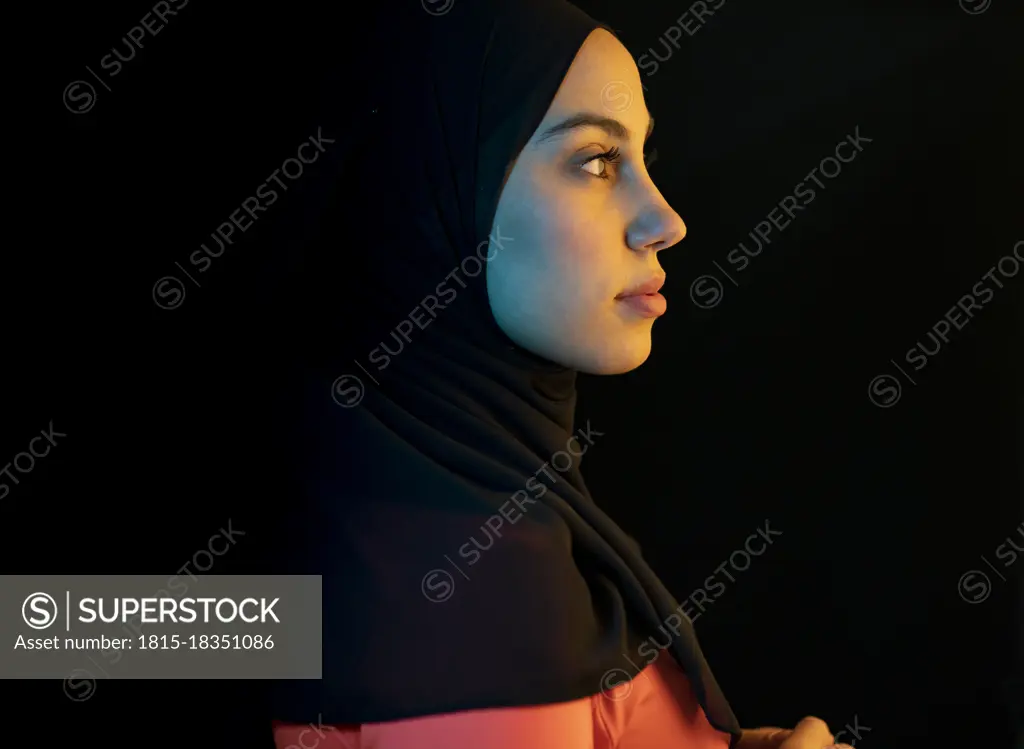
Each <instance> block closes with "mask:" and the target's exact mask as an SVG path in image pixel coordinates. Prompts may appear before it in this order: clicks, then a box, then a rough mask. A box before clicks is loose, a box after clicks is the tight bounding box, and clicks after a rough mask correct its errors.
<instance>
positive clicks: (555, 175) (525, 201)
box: [486, 29, 686, 374]
mask: <svg viewBox="0 0 1024 749" xmlns="http://www.w3.org/2000/svg"><path fill="white" fill-rule="evenodd" d="M578 115H583V116H584V117H587V118H590V119H592V120H601V119H604V120H605V127H601V126H600V125H598V124H594V123H586V122H584V124H581V125H580V126H578V127H565V128H563V129H559V130H558V131H556V132H554V133H553V134H552V133H549V132H548V131H549V129H550V128H553V127H555V126H558V125H560V124H564V123H565V121H566V120H569V119H570V118H574V117H577V116H578ZM616 123H617V125H616ZM649 124H650V119H649V116H648V112H647V107H646V105H645V104H644V100H643V89H642V87H641V84H640V75H639V73H638V71H637V69H636V65H635V64H634V63H633V59H632V58H631V57H630V55H629V52H628V51H627V50H626V48H625V47H623V46H622V44H621V43H620V42H619V41H618V40H617V39H616V38H615V37H614V36H612V35H611V34H610V33H608V32H607V31H605V30H604V29H596V30H595V31H594V32H593V33H591V34H590V36H589V37H587V40H586V42H585V43H584V44H583V46H582V47H581V49H580V51H579V53H578V55H577V56H576V59H575V61H574V62H573V64H572V66H571V67H570V68H569V72H568V74H567V75H566V77H565V79H564V80H563V82H562V85H561V87H560V88H559V90H558V93H557V95H556V96H555V98H554V100H553V101H552V103H551V106H550V108H549V109H548V111H547V114H546V115H545V117H544V120H543V122H541V124H540V125H539V127H538V128H537V131H536V132H535V133H534V134H533V136H532V137H531V138H530V141H529V143H527V145H526V146H525V148H524V149H523V150H522V152H521V153H520V155H519V157H518V159H517V160H516V162H515V165H514V167H513V168H512V171H511V173H510V174H509V177H508V181H507V183H506V184H505V187H504V189H503V191H502V193H501V197H500V199H499V201H498V208H497V213H496V214H495V219H494V226H493V230H494V231H499V230H500V233H501V236H503V237H508V238H511V241H510V243H509V246H508V249H499V250H498V252H497V253H496V254H495V255H494V257H493V259H491V260H490V261H489V262H488V263H487V272H486V278H487V293H488V296H489V299H490V305H491V310H492V311H493V313H494V317H495V319H496V320H497V322H498V325H500V326H501V328H502V330H503V331H504V332H505V333H506V334H507V335H508V336H509V338H511V339H512V340H513V341H514V342H515V343H516V344H518V345H519V346H522V347H523V348H525V349H527V350H529V351H532V352H533V353H535V354H538V355H539V356H542V357H544V358H546V359H550V360H551V361H554V362H557V363H559V364H562V365H564V366H567V367H572V368H573V369H577V370H579V371H581V372H587V373H590V374H619V373H621V372H627V371H629V370H631V369H634V368H635V367H638V366H640V365H641V364H643V362H644V361H645V360H646V359H647V357H648V355H649V354H650V351H651V328H652V327H653V326H654V320H655V319H656V317H657V315H658V314H659V313H661V312H662V311H663V307H662V308H660V309H659V305H660V304H661V299H660V298H659V297H654V298H650V297H648V298H647V299H646V300H643V301H641V300H638V299H637V298H632V299H630V298H626V299H623V298H621V295H622V294H624V293H625V292H629V291H631V290H633V289H635V288H636V287H637V286H640V285H642V284H645V283H647V282H649V281H652V280H653V281H655V282H657V281H659V280H663V278H664V272H663V271H662V269H661V265H660V264H659V262H658V252H659V251H661V250H663V249H665V248H666V247H671V246H672V245H674V244H676V243H677V242H678V241H679V240H681V239H682V238H683V236H684V235H685V234H686V226H685V224H683V220H682V219H681V218H680V217H679V215H678V214H677V213H676V212H675V211H673V210H672V208H671V207H670V206H669V205H668V203H666V202H665V198H664V197H662V195H661V193H660V192H658V188H657V187H655V186H654V183H653V182H652V181H651V178H650V175H648V173H647V168H646V166H645V164H644V140H645V139H646V137H647V135H648V134H649V133H648V126H649ZM613 149H614V151H613ZM610 151H612V154H609V153H608V152H610ZM615 151H617V152H618V158H617V160H615V159H614V152H615ZM602 154H605V155H604V156H602ZM492 234H493V231H492Z"/></svg>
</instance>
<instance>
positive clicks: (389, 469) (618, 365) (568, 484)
mask: <svg viewBox="0 0 1024 749" xmlns="http://www.w3.org/2000/svg"><path fill="white" fill-rule="evenodd" d="M395 6H396V7H394V8H392V7H390V6H389V7H388V9H387V12H386V13H384V14H383V15H384V17H385V19H386V21H387V24H386V27H385V28H384V33H383V35H381V36H379V37H378V38H379V39H380V40H382V41H381V46H380V47H379V54H378V55H377V56H375V58H374V59H373V60H368V61H367V67H366V70H361V71H356V73H357V74H358V75H370V76H375V78H374V79H373V83H372V90H373V91H374V92H375V94H376V98H374V99H373V100H372V101H368V102H361V103H359V106H358V107H356V106H353V109H358V108H360V107H361V108H362V109H364V110H370V111H374V112H375V113H374V114H373V117H374V118H375V123H374V125H373V127H372V130H371V132H370V133H369V135H368V136H367V141H366V142H364V143H362V144H361V145H360V146H359V147H358V151H359V152H358V153H357V154H355V161H354V163H349V164H347V165H346V169H345V171H344V173H340V174H339V175H338V176H337V179H338V180H339V181H341V182H343V183H344V184H345V185H346V186H347V187H348V188H350V193H346V197H345V200H344V202H343V203H339V204H338V206H337V210H338V211H339V212H344V213H345V215H346V216H348V217H349V219H348V220H347V221H346V222H345V223H344V224H343V225H342V226H340V227H339V228H340V231H339V232H338V235H337V236H332V235H329V234H325V235H321V236H320V237H319V248H320V255H319V256H318V258H317V264H315V265H314V266H313V268H312V270H311V276H313V277H315V279H316V280H319V281H321V282H322V285H321V286H320V287H318V288H316V289H313V290H311V291H310V293H309V298H310V299H312V300H329V304H328V305H327V306H321V307H318V308H317V311H316V312H315V315H316V317H317V320H318V321H319V322H320V323H322V324H324V325H325V326H326V327H325V331H326V332H324V333H323V336H324V337H323V339H321V340H320V341H319V342H318V343H317V342H314V343H313V344H312V345H311V348H312V349H316V350H319V351H325V350H330V351H335V350H337V349H338V347H340V343H339V341H341V339H344V340H345V342H346V344H347V348H346V349H345V350H346V352H347V353H346V356H345V358H341V357H335V358H327V359H321V360H317V361H312V362H311V371H312V372H313V376H312V378H311V379H312V381H313V386H312V389H311V392H312V394H313V395H312V398H311V401H310V410H309V412H308V413H309V414H311V417H312V418H311V420H310V422H309V423H308V424H307V426H308V429H307V432H306V433H307V434H308V435H309V436H310V437H312V439H311V440H310V441H309V443H308V455H309V456H311V458H312V459H311V460H308V461H307V462H306V464H305V465H304V468H303V476H304V479H305V481H306V490H305V493H304V495H303V497H302V498H300V499H299V500H297V501H296V502H295V503H294V505H293V508H292V509H293V510H294V512H293V517H294V518H296V519H298V521H299V522H296V523H294V527H293V528H292V529H291V531H290V532H288V533H287V534H285V538H287V541H285V542H283V543H282V551H284V552H286V553H287V554H288V555H289V556H290V557H292V558H295V557H297V556H298V557H301V558H302V559H303V560H304V564H303V566H302V569H301V570H298V568H293V569H295V570H296V571H305V572H312V573H319V574H323V575H324V607H325V608H324V619H323V625H324V646H323V647H324V656H323V663H324V673H323V679H322V680H321V681H304V682H298V681H297V682H288V683H282V684H280V685H278V686H279V689H278V691H277V693H276V697H275V702H274V718H275V719H276V720H275V723H274V735H275V741H276V744H277V746H278V747H279V748H280V749H285V747H289V746H297V747H302V749H313V747H317V749H327V747H352V748H354V747H364V748H369V747H374V748H375V749H415V748H417V747H422V748H423V749H442V748H443V749H513V748H514V749H526V748H529V749H595V748H598V747H600V748H602V749H603V748H605V747H609V748H610V747H613V746H614V747H621V748H622V749H653V748H654V747H661V748H670V747H680V748H682V747H694V748H696V747H701V748H706V749H711V748H712V747H714V748H715V749H725V747H729V746H734V747H735V746H740V747H744V748H745V749H747V748H749V749H761V748H767V747H778V748H779V749H821V748H822V747H825V746H826V745H829V744H831V742H832V737H831V735H830V734H829V732H828V729H827V727H826V726H825V725H824V723H822V722H821V721H820V720H817V719H813V718H811V719H807V720H805V721H803V722H802V723H801V724H800V725H799V726H798V727H797V728H796V729H795V730H792V731H791V730H781V729H760V730H757V731H746V732H742V731H741V729H740V728H739V727H738V724H737V722H736V719H735V717H734V715H733V713H732V710H731V709H730V707H729V704H728V703H727V702H726V700H725V698H724V697H723V695H722V693H721V691H720V689H719V687H718V684H717V683H716V682H715V679H714V677H713V676H712V674H711V671H710V669H709V668H708V666H707V664H706V663H705V661H704V658H703V656H702V654H701V651H700V648H699V647H698V645H697V642H696V639H695V637H694V632H693V628H692V626H691V625H690V622H689V620H688V619H687V617H686V616H685V614H681V613H680V611H681V609H680V608H679V605H678V602H677V601H675V600H674V599H673V598H672V596H671V595H670V594H669V592H668V591H667V590H666V589H665V587H664V586H663V585H662V584H661V582H660V581H659V580H658V578H657V576H656V575H655V574H654V573H653V572H652V571H651V570H650V568H649V567H648V566H647V565H646V563H645V562H644V560H643V558H642V556H641V553H640V550H639V548H638V546H637V545H636V543H635V542H634V541H633V540H632V539H631V538H630V537H628V536H627V535H626V534H625V533H624V532H623V531H622V530H620V529H619V528H618V527H617V526H616V525H615V523H614V522H613V521H612V520H611V519H609V518H608V516H607V515H605V514H604V513H603V512H602V511H601V510H600V509H599V508H598V507H597V505H596V504H594V502H593V500H592V499H591V497H590V493H589V491H588V489H587V486H586V484H585V483H584V481H583V477H582V475H581V473H580V458H581V457H582V455H583V454H585V453H586V451H587V449H588V448H589V446H590V445H591V444H593V443H594V442H595V441H597V440H600V438H601V433H600V425H599V424H594V425H591V424H590V422H589V421H588V420H582V419H581V420H576V418H575V414H574V410H575V404H576V392H575V380H576V374H577V372H585V373H591V374H617V373H621V372H627V371H629V370H631V369H634V368H635V367H638V366H640V365H641V364H642V363H643V362H644V361H645V360H646V359H647V358H648V356H649V354H650V351H651V328H652V326H653V325H654V322H655V320H656V319H657V318H658V316H660V315H661V314H663V313H664V312H665V300H664V298H663V297H662V296H661V295H660V294H658V289H659V287H660V286H661V284H662V282H663V281H664V278H665V274H664V272H663V270H662V268H661V265H660V263H659V260H658V253H659V252H661V251H663V250H665V249H668V248H669V247H672V246H673V245H675V244H677V243H678V242H679V241H680V240H682V239H683V237H684V235H685V233H686V227H685V225H684V223H683V221H682V219H681V218H680V217H679V215H678V214H677V213H676V212H675V211H674V210H673V209H672V208H671V207H670V206H669V205H668V204H667V203H666V201H665V199H664V198H663V197H662V195H661V194H660V193H659V192H658V189H657V188H656V187H655V185H654V183H653V182H652V181H651V178H650V176H649V175H648V173H647V171H646V168H645V165H644V141H645V140H646V137H647V135H649V134H650V131H651V128H652V126H653V121H652V118H651V116H650V114H649V112H648V111H647V108H646V106H645V104H644V99H643V96H642V87H641V83H640V78H639V74H638V72H637V69H636V66H635V65H634V63H633V60H632V58H631V56H630V54H629V53H628V51H627V50H626V49H625V48H624V47H623V46H622V44H621V43H620V42H619V41H618V40H617V39H616V37H615V35H614V34H613V33H612V31H611V30H610V29H608V28H607V27H604V26H602V25H601V24H598V23H596V22H595V21H593V20H592V19H591V18H589V17H588V16H587V15H585V14H584V13H582V12H581V11H580V10H578V9H577V8H575V7H574V6H572V5H569V4H568V3H566V2H563V0H454V2H451V0H443V2H424V3H423V4H422V7H421V5H420V4H419V3H415V2H404V3H400V4H395ZM399 6H400V7H399ZM338 95H339V96H345V92H343V91H339V92H338ZM346 104H347V105H351V102H348V101H347V100H346ZM341 147H342V144H339V145H338V146H337V148H341ZM339 289H340V291H339ZM332 326H333V327H332ZM305 449H306V445H305V444H304V447H303V450H305Z"/></svg>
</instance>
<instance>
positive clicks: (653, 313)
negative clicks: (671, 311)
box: [616, 293, 668, 317]
mask: <svg viewBox="0 0 1024 749" xmlns="http://www.w3.org/2000/svg"><path fill="white" fill-rule="evenodd" d="M616 299H618V301H620V302H622V303H623V304H625V305H627V306H629V307H631V308H632V309H633V310H634V311H635V312H638V313H640V314H641V315H643V316H644V317H661V316H662V315H664V314H665V312H666V311H667V310H668V300H667V299H665V297H663V296H662V295H661V294H658V293H654V294H630V295H629V296H620V297H616Z"/></svg>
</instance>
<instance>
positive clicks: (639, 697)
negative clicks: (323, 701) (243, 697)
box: [274, 652, 730, 749]
mask: <svg viewBox="0 0 1024 749" xmlns="http://www.w3.org/2000/svg"><path fill="white" fill-rule="evenodd" d="M729 739H730V736H729V734H727V733H722V732H720V731H717V730H715V729H714V728H712V726H711V724H710V723H708V721H707V718H706V717H705V716H704V711H703V710H702V709H701V707H700V704H699V703H698V702H697V699H696V697H695V696H694V694H693V692H692V690H691V689H690V682H689V680H688V679H687V678H686V675H685V674H684V673H683V672H682V670H681V669H680V668H679V666H678V664H677V663H676V662H675V661H674V660H673V659H672V657H671V656H670V655H669V654H668V653H665V652H662V653H661V655H660V657H659V658H658V659H657V660H656V661H655V662H654V663H651V664H650V665H648V666H647V667H646V668H644V669H643V670H642V671H641V672H640V674H639V675H638V676H637V677H636V678H634V679H633V680H632V681H628V682H625V683H622V684H619V685H618V686H616V687H614V688H612V689H608V690H606V691H604V692H601V693H600V694H596V695H594V696H592V697H586V698H584V699H581V700H574V701H572V702H560V703H556V704H553V705H537V706H531V707H505V708H495V709H487V710H463V711H460V712H455V713H445V714H442V715H430V716H425V717H422V718H411V719H407V720H396V721H389V722H387V723H364V724H362V725H349V726H322V725H312V724H294V723H278V722H275V723H274V742H275V744H276V746H277V749H613V748H614V749H728V747H729Z"/></svg>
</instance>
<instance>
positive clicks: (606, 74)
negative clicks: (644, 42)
mask: <svg viewBox="0 0 1024 749" xmlns="http://www.w3.org/2000/svg"><path fill="white" fill-rule="evenodd" d="M576 112H590V113H593V114H595V115H599V116H604V117H613V118H615V119H616V120H619V121H620V122H621V123H622V124H623V125H625V126H626V127H627V128H628V129H629V130H631V131H632V132H635V133H639V134H640V136H641V137H642V136H643V134H644V133H645V132H646V130H647V121H648V115H647V107H646V105H645V103H644V99H643V86H642V85H641V83H640V73H639V71H637V68H636V63H634V62H633V58H632V57H631V56H630V54H629V50H627V49H626V48H625V47H624V46H623V45H622V43H621V42H620V41H619V40H618V39H616V38H615V37H614V36H613V35H612V34H610V33H609V32H608V31H606V30H604V29H595V30H594V31H593V32H591V34H590V36H588V37H587V39H586V41H585V42H584V43H583V45H582V47H581V48H580V50H579V52H578V53H577V55H576V59H575V60H573V63H572V65H571V66H570V68H569V72H568V73H567V74H566V76H565V78H564V79H563V80H562V85H561V86H560V87H559V89H558V92H557V93H556V94H555V97H554V99H553V100H552V102H551V106H550V107H549V108H548V111H547V113H546V114H545V116H544V120H543V122H542V123H541V126H540V127H539V128H538V130H539V131H543V130H544V129H545V128H547V127H548V126H550V125H552V124H554V123H556V122H558V121H560V120H561V119H563V118H564V117H566V116H567V115H570V114H574V113H576Z"/></svg>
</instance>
